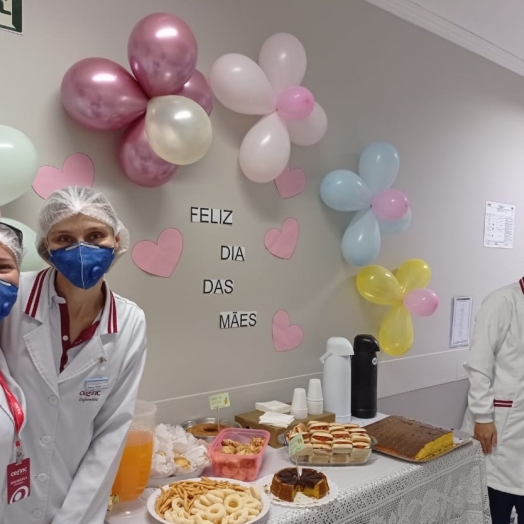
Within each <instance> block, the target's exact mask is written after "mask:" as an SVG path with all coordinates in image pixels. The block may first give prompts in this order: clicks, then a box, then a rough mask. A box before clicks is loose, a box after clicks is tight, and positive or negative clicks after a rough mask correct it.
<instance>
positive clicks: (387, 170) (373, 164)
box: [358, 142, 400, 196]
mask: <svg viewBox="0 0 524 524" xmlns="http://www.w3.org/2000/svg"><path fill="white" fill-rule="evenodd" d="M399 168H400V158H399V156H398V151H397V150H396V149H395V147H394V146H393V145H392V144H390V143H389V142H371V143H370V144H368V145H367V146H366V147H365V148H364V151H362V153H361V155H360V159H359V161H358V174H359V175H360V177H361V178H362V180H364V182H365V183H366V185H367V186H368V188H369V189H370V191H371V193H372V194H373V196H375V195H376V194H377V193H380V192H381V191H385V190H386V189H389V188H390V187H391V186H392V184H393V182H394V181H395V178H397V175H398V171H399Z"/></svg>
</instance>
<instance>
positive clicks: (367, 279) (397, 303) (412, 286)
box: [357, 258, 439, 356]
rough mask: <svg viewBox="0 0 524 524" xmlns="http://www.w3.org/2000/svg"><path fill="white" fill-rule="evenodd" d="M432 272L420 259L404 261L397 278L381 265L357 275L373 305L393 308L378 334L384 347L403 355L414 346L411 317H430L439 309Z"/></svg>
mask: <svg viewBox="0 0 524 524" xmlns="http://www.w3.org/2000/svg"><path fill="white" fill-rule="evenodd" d="M430 280H431V269H430V267H429V266H428V264H426V262H424V261H423V260H419V259H416V258H413V259H410V260H407V261H406V262H404V263H403V264H402V265H401V266H400V267H399V268H398V269H397V271H396V272H395V275H394V274H393V273H391V271H388V270H387V269H386V268H383V267H381V266H375V265H373V266H366V267H364V268H362V269H361V270H360V271H359V273H358V275H357V289H358V292H359V293H360V294H361V295H362V296H363V297H364V298H365V299H366V300H368V301H369V302H372V303H373V304H379V305H387V306H391V308H390V309H389V311H388V312H387V314H386V316H385V317H384V320H383V321H382V325H381V326H380V331H379V335H378V341H379V344H380V347H381V348H382V349H383V350H384V351H385V352H386V353H388V354H389V355H393V356H400V355H403V354H404V353H406V352H407V351H408V350H409V348H410V347H411V346H412V345H413V338H414V334H413V322H412V320H411V315H412V314H413V315H416V316H421V317H427V316H430V315H433V313H435V311H436V310H437V308H438V303H439V300H438V296H437V294H436V293H435V292H434V291H432V290H431V289H428V288H426V286H427V285H428V284H429V281H430Z"/></svg>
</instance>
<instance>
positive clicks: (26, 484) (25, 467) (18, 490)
mask: <svg viewBox="0 0 524 524" xmlns="http://www.w3.org/2000/svg"><path fill="white" fill-rule="evenodd" d="M30 479H31V472H30V465H29V458H25V459H24V460H22V462H20V464H17V463H16V462H13V463H12V464H9V465H8V466H7V503H8V504H14V503H15V502H18V501H20V500H23V499H26V498H27V497H29V495H30V493H31V490H30Z"/></svg>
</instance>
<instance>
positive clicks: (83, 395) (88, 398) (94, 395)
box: [78, 390, 102, 402]
mask: <svg viewBox="0 0 524 524" xmlns="http://www.w3.org/2000/svg"><path fill="white" fill-rule="evenodd" d="M101 395H102V391H100V390H98V391H80V394H79V396H78V400H79V401H80V402H98V398H99V397H100V396H101Z"/></svg>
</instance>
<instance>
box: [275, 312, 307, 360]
mask: <svg viewBox="0 0 524 524" xmlns="http://www.w3.org/2000/svg"><path fill="white" fill-rule="evenodd" d="M303 338H304V332H303V331H302V328H301V327H300V326H299V325H298V324H291V322H290V320H289V315H288V314H287V312H286V311H284V310H283V309H280V310H279V311H277V312H276V313H275V314H274V315H273V346H275V351H291V350H292V349H295V348H297V347H298V346H300V344H301V343H302V339H303Z"/></svg>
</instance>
